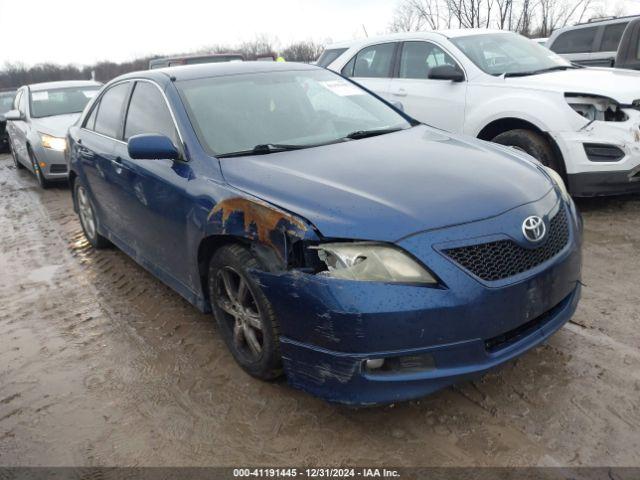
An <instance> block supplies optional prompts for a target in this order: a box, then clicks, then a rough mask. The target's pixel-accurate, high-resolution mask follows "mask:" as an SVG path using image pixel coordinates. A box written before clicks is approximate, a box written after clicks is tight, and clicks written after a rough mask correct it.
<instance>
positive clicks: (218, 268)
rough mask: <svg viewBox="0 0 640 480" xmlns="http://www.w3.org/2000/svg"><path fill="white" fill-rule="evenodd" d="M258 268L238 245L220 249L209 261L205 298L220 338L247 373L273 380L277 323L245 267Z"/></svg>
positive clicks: (277, 364) (277, 370)
mask: <svg viewBox="0 0 640 480" xmlns="http://www.w3.org/2000/svg"><path fill="white" fill-rule="evenodd" d="M251 269H256V270H261V269H262V267H261V265H260V263H259V262H258V260H257V259H256V258H255V257H254V256H253V255H252V254H251V252H250V251H249V250H248V249H246V248H245V247H243V246H240V245H235V244H233V245H226V246H224V247H222V248H220V249H219V250H218V251H217V252H216V253H215V254H214V256H213V258H212V259H211V262H210V264H209V298H210V299H211V306H212V310H213V315H214V317H215V319H216V322H217V323H218V326H219V327H220V331H221V333H222V337H223V339H224V341H225V343H226V345H227V347H228V348H229V350H230V351H231V354H232V355H233V357H234V358H235V360H236V362H238V364H239V365H240V366H241V367H242V368H243V369H244V370H245V371H246V372H247V373H249V374H250V375H252V376H254V377H256V378H259V379H261V380H274V379H276V378H277V377H279V376H280V375H281V374H282V360H281V358H280V348H279V338H278V323H277V320H276V317H275V314H274V312H273V309H272V307H271V304H270V303H269V301H268V300H267V298H266V297H265V296H264V294H263V293H262V290H261V289H260V287H259V286H258V284H257V283H256V282H255V281H254V280H253V279H252V277H251V275H250V274H249V270H251Z"/></svg>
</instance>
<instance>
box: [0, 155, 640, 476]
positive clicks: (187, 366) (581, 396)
mask: <svg viewBox="0 0 640 480" xmlns="http://www.w3.org/2000/svg"><path fill="white" fill-rule="evenodd" d="M35 185H36V184H35V181H33V180H32V179H31V177H30V176H29V175H28V174H27V173H25V172H16V171H15V170H14V169H13V167H12V166H11V163H10V160H9V158H8V157H2V156H0V202H2V203H1V204H0V268H1V269H2V270H1V272H2V273H1V274H0V302H1V304H2V309H1V310H0V338H2V340H1V342H2V343H1V345H2V348H1V349H0V464H30V465H34V464H49V465H51V464H58V465H60V464H67V465H92V464H93V465H234V464H236V465H237V464H244V465H255V464H263V465H264V464H271V465H287V464H292V463H295V464H304V465H310V466H314V465H341V464H342V465H348V464H357V465H368V466H369V465H382V464H387V465H389V464H393V465H398V466H402V465H536V464H543V465H555V464H558V465H569V464H571V465H581V464H599V465H602V464H610V465H616V464H617V465H630V464H632V459H634V458H635V457H634V455H635V452H637V451H638V449H639V448H640V439H639V438H638V434H637V432H638V431H639V430H640V418H639V413H638V406H637V405H635V404H634V402H633V398H637V395H638V391H640V386H639V383H638V380H637V376H634V374H633V373H632V372H634V371H635V372H637V371H638V366H639V363H638V358H637V357H636V356H634V355H633V354H632V352H634V351H638V344H637V343H636V339H637V337H636V336H635V335H636V333H637V330H634V329H635V327H637V324H634V323H633V322H635V321H636V320H635V319H637V317H631V322H629V321H628V318H629V317H625V316H624V314H625V312H631V314H633V310H634V309H633V307H632V305H633V304H632V303H630V304H627V303H626V302H627V301H628V297H627V294H626V293H625V294H623V297H624V299H625V304H624V305H620V306H618V307H617V309H613V308H610V306H609V305H607V306H606V307H605V308H606V309H607V311H608V312H609V315H608V318H609V322H608V323H607V324H606V325H602V323H601V322H599V319H600V315H601V311H602V303H601V300H603V298H601V296H600V295H601V294H600V293H592V292H598V290H597V288H598V287H601V286H604V287H606V286H605V285H603V284H604V283H606V282H609V281H612V280H614V279H615V275H614V274H612V273H611V266H607V268H605V269H604V270H602V268H601V267H602V265H601V264H600V260H599V258H600V254H601V253H602V252H601V249H602V248H606V249H607V250H610V249H612V248H613V247H612V245H615V244H616V242H618V243H619V244H620V255H624V254H628V253H629V252H630V249H631V248H632V247H633V245H635V243H634V242H635V241H636V240H637V239H638V238H640V226H638V225H637V224H634V223H633V222H634V220H633V219H630V217H631V216H632V215H631V213H630V210H632V208H633V207H634V206H635V204H634V203H633V201H631V202H629V203H628V204H622V206H621V207H618V206H617V205H614V206H608V207H606V208H605V210H607V209H613V210H615V213H616V214H617V215H618V216H620V218H621V221H624V220H629V221H630V225H631V226H629V225H627V226H625V227H623V228H622V230H619V229H618V228H617V227H618V225H617V223H616V225H608V226H607V225H604V224H606V223H611V219H610V215H609V214H603V213H602V212H601V211H600V210H598V209H597V208H595V207H592V210H591V211H589V212H587V215H586V216H587V220H588V222H587V223H588V225H591V224H590V223H589V221H590V220H591V217H593V219H594V223H593V227H591V226H589V228H588V229H587V238H589V237H591V243H590V245H589V246H587V248H586V252H587V253H588V254H591V255H587V257H588V258H586V262H585V263H586V269H585V273H586V274H588V275H589V278H588V279H586V280H585V281H586V283H588V284H590V287H589V288H588V289H586V291H587V293H586V295H585V297H586V301H585V302H583V304H582V306H581V307H580V311H579V313H578V317H579V318H578V320H579V322H580V323H581V324H583V325H587V326H588V327H589V330H588V332H589V334H590V335H591V337H589V336H585V334H583V333H582V332H580V331H579V330H580V328H578V327H572V328H568V329H565V330H563V331H561V332H559V334H558V335H556V336H555V337H553V338H552V339H551V341H550V342H549V343H548V344H547V345H544V346H542V347H540V348H537V349H535V350H533V351H532V352H530V353H529V354H528V355H525V356H524V357H522V358H520V359H518V360H516V361H515V362H511V363H509V364H507V365H505V366H504V367H503V368H502V369H500V370H497V371H493V372H491V373H490V374H489V375H487V376H486V377H483V378H482V379H480V380H477V381H475V382H472V383H464V384H461V385H458V386H456V387H454V388H452V389H449V390H445V391H443V392H440V393H438V394H436V395H433V396H431V397H429V398H426V399H424V400H422V401H419V402H412V403H407V404H402V405H397V406H395V407H387V408H378V409H365V410H350V409H345V408H341V407H335V406H331V405H328V404H326V403H324V402H322V401H320V400H317V399H314V398H312V397H309V396H307V395H305V394H302V393H300V392H297V391H294V390H292V389H290V388H289V387H287V386H286V385H284V384H283V383H275V384H265V383H261V382H258V381H256V380H253V379H251V378H250V377H248V376H246V375H245V374H244V373H242V372H241V370H240V369H239V368H238V367H237V366H236V365H235V363H234V362H233V360H232V359H231V356H230V355H229V354H228V353H227V352H226V350H225V348H224V345H223V343H222V341H221V339H220V337H219V336H218V334H217V331H216V328H215V325H214V323H213V321H212V319H211V318H210V317H209V316H207V315H202V314H200V313H199V312H198V311H197V310H196V309H195V308H194V307H192V306H191V305H190V304H188V303H187V302H186V301H184V300H183V299H182V298H181V297H180V296H179V295H177V294H176V293H174V292H173V291H171V290H170V289H169V288H168V287H166V286H164V285H163V284H162V283H161V282H159V281H157V280H156V279H155V278H153V277H152V276H151V275H150V274H148V273H147V272H146V271H145V270H144V269H142V268H141V267H139V266H138V265H137V264H136V263H135V262H134V261H133V260H131V259H130V258H128V257H127V256H126V255H124V254H123V253H121V252H119V251H118V250H116V249H108V250H102V251H95V250H93V249H92V248H90V246H89V245H88V244H87V242H86V241H85V240H84V238H83V235H82V230H81V228H80V225H79V223H78V221H77V220H76V217H75V214H74V213H73V211H72V208H71V199H70V194H69V191H68V190H67V189H66V188H54V189H51V190H48V191H41V190H38V189H37V188H36V186H35ZM603 223H604V224H603ZM612 231H622V232H623V237H621V238H614V237H612V238H609V239H608V240H606V241H604V240H602V239H601V237H600V236H599V235H606V234H607V232H612ZM594 254H595V255H596V259H595V260H594V258H593V255H594ZM614 257H615V255H614ZM625 262H626V263H625ZM625 262H623V260H622V256H618V257H616V265H617V268H619V269H627V268H629V269H630V268H635V267H636V266H637V265H635V264H633V262H631V264H630V263H629V260H628V259H627V260H625ZM601 270H602V271H601ZM638 271H640V269H637V270H636V272H635V276H634V273H633V272H631V273H629V272H627V273H628V278H627V279H625V280H624V282H627V281H628V282H636V283H637V281H638V280H640V274H638ZM625 272H626V270H625ZM612 275H613V276H612ZM611 293H612V292H611V291H608V294H609V295H610V294H611ZM629 297H630V295H629ZM608 336H611V338H613V339H615V341H616V342H622V343H624V345H625V346H626V348H627V350H624V354H618V353H619V352H617V351H616V349H615V348H612V347H611V344H610V343H607V338H609V337H608ZM634 426H635V431H634V428H633V427H634Z"/></svg>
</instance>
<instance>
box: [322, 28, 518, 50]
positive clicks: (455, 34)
mask: <svg viewBox="0 0 640 480" xmlns="http://www.w3.org/2000/svg"><path fill="white" fill-rule="evenodd" d="M493 33H511V34H513V32H509V31H507V30H497V29H491V28H458V29H447V30H425V31H422V32H400V33H391V34H389V35H380V36H376V37H367V38H361V39H358V40H346V41H343V42H336V43H332V44H331V45H328V46H327V47H326V49H327V50H329V49H332V48H348V47H352V46H356V45H370V44H372V43H378V42H398V41H402V40H405V39H408V38H411V39H415V38H424V39H425V40H427V39H432V38H434V36H440V37H444V38H459V37H469V36H472V35H489V34H493Z"/></svg>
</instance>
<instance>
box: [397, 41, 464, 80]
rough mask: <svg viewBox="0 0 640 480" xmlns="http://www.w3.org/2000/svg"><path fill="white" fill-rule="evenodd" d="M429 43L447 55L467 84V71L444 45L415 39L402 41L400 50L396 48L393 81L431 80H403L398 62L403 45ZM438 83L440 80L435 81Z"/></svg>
mask: <svg viewBox="0 0 640 480" xmlns="http://www.w3.org/2000/svg"><path fill="white" fill-rule="evenodd" d="M420 42H422V43H430V44H432V45H435V46H436V47H438V48H439V49H440V50H442V51H443V52H444V53H446V54H447V55H449V56H450V57H451V58H452V59H453V61H454V62H456V64H457V65H458V68H459V69H460V71H461V72H462V73H463V74H464V81H465V82H468V81H469V75H467V70H466V69H465V68H464V65H463V64H462V62H461V61H460V60H458V59H457V58H456V56H455V55H454V54H452V53H451V51H450V50H449V49H447V48H446V47H445V46H444V45H441V44H439V43H438V42H434V41H433V40H421V39H417V40H403V41H402V42H400V43H401V45H400V48H398V50H397V51H396V61H395V64H394V69H393V77H392V78H394V79H398V80H431V79H429V78H404V77H401V76H400V62H401V61H402V51H403V50H404V45H405V43H420ZM437 81H438V82H439V81H440V80H437Z"/></svg>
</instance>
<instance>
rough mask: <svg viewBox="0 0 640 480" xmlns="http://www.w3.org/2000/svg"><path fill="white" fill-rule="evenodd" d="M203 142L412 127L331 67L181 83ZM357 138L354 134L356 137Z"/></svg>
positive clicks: (328, 137) (306, 139)
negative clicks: (329, 69) (334, 71)
mask: <svg viewBox="0 0 640 480" xmlns="http://www.w3.org/2000/svg"><path fill="white" fill-rule="evenodd" d="M177 85H178V88H179V90H180V95H181V97H182V99H183V101H184V103H185V105H186V107H187V110H188V112H189V117H190V119H191V123H192V125H193V126H194V128H195V130H196V134H197V135H198V138H199V140H200V143H202V145H203V146H204V147H205V148H206V149H207V150H208V151H209V153H210V154H212V155H227V154H230V153H234V152H244V151H250V150H252V149H254V147H256V146H260V145H289V146H300V147H310V146H313V145H319V144H326V143H332V142H337V141H342V140H347V139H346V138H345V137H347V136H348V135H350V134H353V133H354V132H356V133H357V134H361V133H362V132H365V131H371V130H378V131H386V130H393V129H403V128H409V127H410V126H411V125H410V123H409V122H407V120H405V119H404V117H403V116H402V115H400V114H398V113H397V112H396V111H394V110H393V109H392V108H391V107H389V106H388V105H386V104H385V103H383V102H381V101H380V100H378V99H377V98H375V97H374V96H372V95H370V94H368V93H367V92H365V91H364V90H362V89H361V88H359V87H357V86H356V85H354V84H353V83H351V82H349V81H347V80H345V79H343V78H342V77H340V76H338V75H336V74H334V73H332V72H329V71H327V70H320V69H318V70H302V71H286V72H268V73H251V74H241V75H229V76H224V77H212V78H204V79H197V80H187V81H182V82H179V83H178V84H177ZM353 138H355V137H353Z"/></svg>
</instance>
